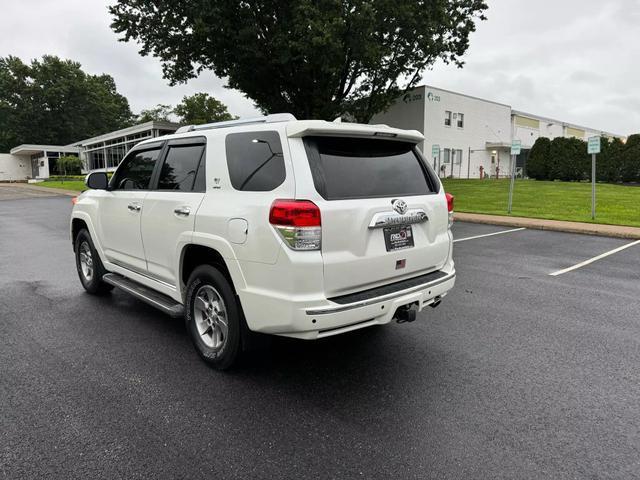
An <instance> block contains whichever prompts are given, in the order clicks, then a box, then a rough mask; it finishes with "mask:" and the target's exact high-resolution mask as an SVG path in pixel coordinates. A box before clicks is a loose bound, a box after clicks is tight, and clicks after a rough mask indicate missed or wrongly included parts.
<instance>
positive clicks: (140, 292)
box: [102, 273, 184, 318]
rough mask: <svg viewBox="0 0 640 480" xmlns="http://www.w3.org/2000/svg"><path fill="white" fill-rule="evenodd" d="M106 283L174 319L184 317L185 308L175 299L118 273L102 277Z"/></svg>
mask: <svg viewBox="0 0 640 480" xmlns="http://www.w3.org/2000/svg"><path fill="white" fill-rule="evenodd" d="M102 280H104V282H106V283H108V284H109V285H113V286H114V287H118V288H120V289H122V290H124V291H125V292H127V293H130V294H131V295H133V296H134V297H137V298H139V299H140V300H142V301H143V302H146V303H148V304H149V305H151V306H152V307H156V308H157V309H159V310H162V311H163V312H164V313H166V314H167V315H170V316H171V317H173V318H179V317H182V316H183V315H184V307H183V306H182V304H180V303H178V302H176V301H175V300H174V299H173V298H170V297H167V296H166V295H163V294H162V293H158V292H156V291H155V290H152V289H150V288H148V287H145V286H144V285H141V284H139V283H138V282H136V281H134V280H131V279H130V278H126V277H123V276H122V275H118V274H117V273H107V274H105V275H104V276H103V277H102Z"/></svg>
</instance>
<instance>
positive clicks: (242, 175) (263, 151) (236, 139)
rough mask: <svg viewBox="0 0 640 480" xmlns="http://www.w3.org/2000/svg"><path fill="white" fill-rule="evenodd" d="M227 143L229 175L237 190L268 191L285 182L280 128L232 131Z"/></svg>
mask: <svg viewBox="0 0 640 480" xmlns="http://www.w3.org/2000/svg"><path fill="white" fill-rule="evenodd" d="M225 144H226V145H225V146H226V151H227V166H228V167H229V177H230V178H231V185H233V188H235V189H236V190H243V191H251V192H268V191H270V190H273V189H274V188H276V187H277V186H279V185H280V184H281V183H282V182H284V179H285V176H286V171H285V167H284V157H283V156H282V144H281V143H280V135H278V132H275V131H263V132H248V133H231V134H229V135H227V138H226V141H225Z"/></svg>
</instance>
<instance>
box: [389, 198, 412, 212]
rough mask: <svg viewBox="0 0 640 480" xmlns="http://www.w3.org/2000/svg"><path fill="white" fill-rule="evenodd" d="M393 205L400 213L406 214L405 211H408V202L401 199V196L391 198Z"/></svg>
mask: <svg viewBox="0 0 640 480" xmlns="http://www.w3.org/2000/svg"><path fill="white" fill-rule="evenodd" d="M391 206H392V207H393V209H394V210H395V211H396V212H398V213H399V214H400V215H404V214H405V213H407V208H408V207H407V202H405V201H404V200H401V199H399V198H397V199H395V200H391Z"/></svg>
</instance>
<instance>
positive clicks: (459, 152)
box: [455, 150, 462, 164]
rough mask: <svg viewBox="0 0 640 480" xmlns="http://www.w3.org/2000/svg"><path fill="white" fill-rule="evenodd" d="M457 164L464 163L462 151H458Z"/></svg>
mask: <svg viewBox="0 0 640 480" xmlns="http://www.w3.org/2000/svg"><path fill="white" fill-rule="evenodd" d="M455 163H457V164H460V163H462V150H456V162H455Z"/></svg>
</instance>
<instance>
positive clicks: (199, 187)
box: [193, 155, 207, 192]
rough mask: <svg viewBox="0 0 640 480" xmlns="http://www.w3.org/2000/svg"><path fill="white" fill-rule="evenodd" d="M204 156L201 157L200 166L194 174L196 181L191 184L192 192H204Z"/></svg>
mask: <svg viewBox="0 0 640 480" xmlns="http://www.w3.org/2000/svg"><path fill="white" fill-rule="evenodd" d="M206 163H207V162H206V161H205V156H204V155H202V158H201V159H200V165H199V166H198V172H197V173H196V180H195V182H193V191H194V192H204V191H205V190H206V188H207V187H206V183H205V182H206V177H205V167H206Z"/></svg>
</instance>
